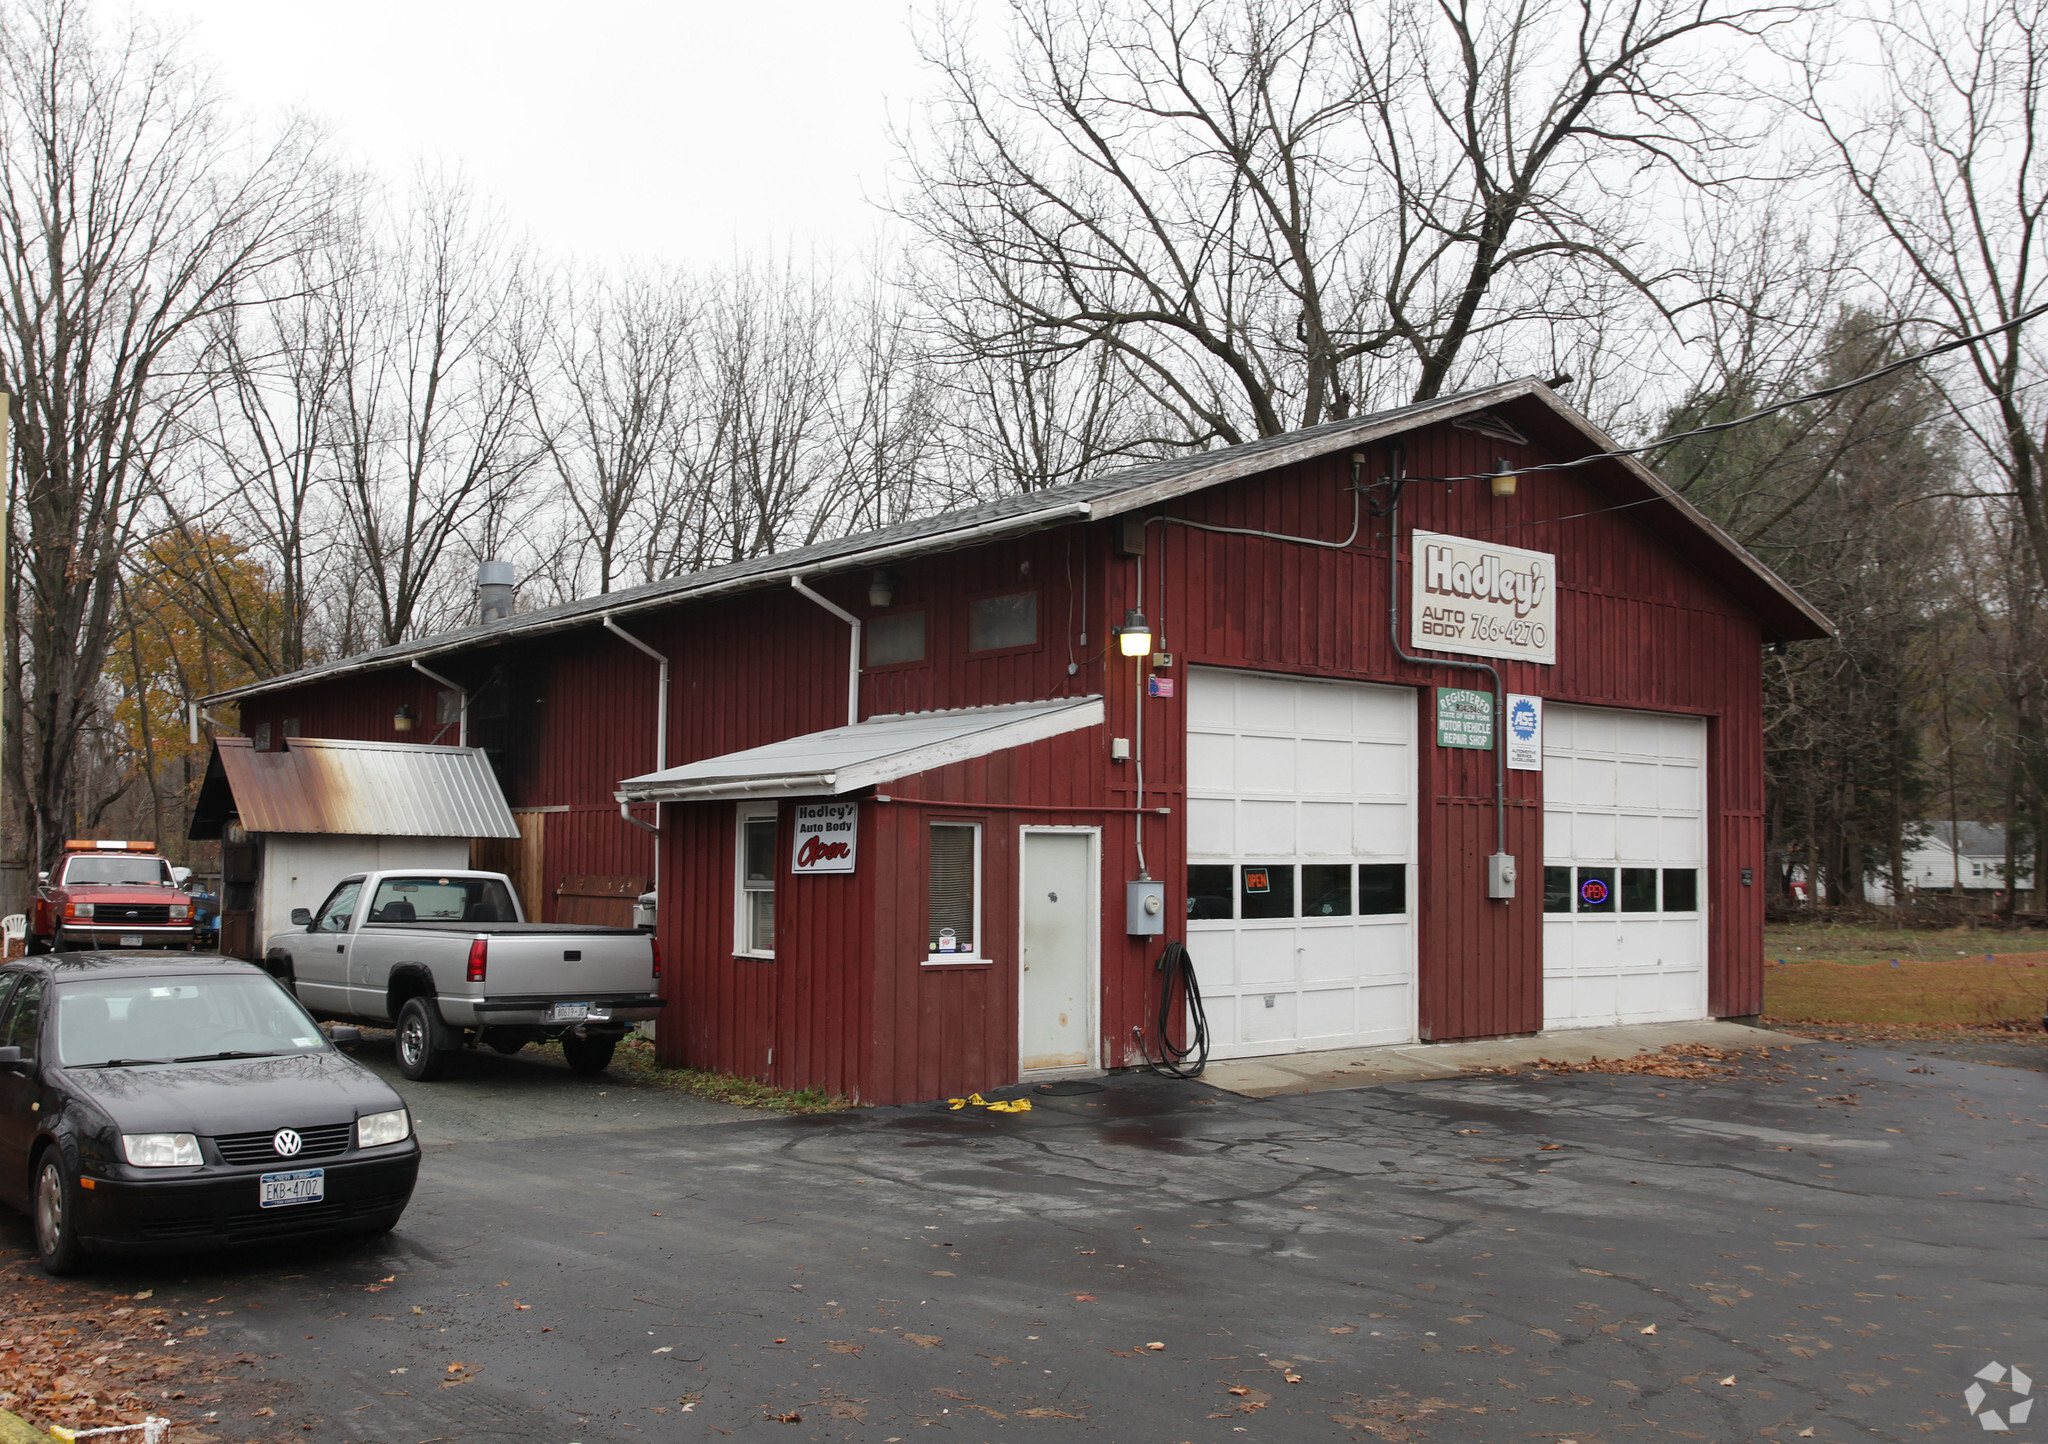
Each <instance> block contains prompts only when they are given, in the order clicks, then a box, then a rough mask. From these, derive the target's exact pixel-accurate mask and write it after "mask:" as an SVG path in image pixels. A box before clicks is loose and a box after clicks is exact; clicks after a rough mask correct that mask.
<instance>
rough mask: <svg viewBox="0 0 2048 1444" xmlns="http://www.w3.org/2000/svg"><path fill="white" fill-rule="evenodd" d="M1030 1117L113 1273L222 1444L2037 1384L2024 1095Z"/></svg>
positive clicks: (2028, 1113)
mask: <svg viewBox="0 0 2048 1444" xmlns="http://www.w3.org/2000/svg"><path fill="white" fill-rule="evenodd" d="M426 1086H427V1087H432V1086H437V1085H426ZM407 1091H408V1093H409V1094H413V1095H415V1096H424V1095H423V1094H421V1090H420V1088H419V1087H418V1086H416V1085H408V1087H407ZM606 1091H607V1093H609V1092H610V1091H611V1090H610V1089H607V1090H606ZM636 1091H637V1090H636ZM1018 1096H1030V1097H1031V1098H1032V1100H1033V1102H1034V1104H1035V1107H1034V1109H1033V1111H1031V1112H1030V1113H1025V1114H1005V1115H994V1114H990V1113H987V1112H984V1111H981V1110H973V1109H968V1110H962V1111H960V1112H949V1111H946V1110H945V1109H943V1108H942V1107H923V1108H902V1109H880V1110H872V1111H863V1112H857V1113H850V1114H840V1115H831V1116H823V1117H812V1118H795V1119H766V1120H758V1121H745V1122H737V1123H722V1124H709V1125H700V1124H688V1125H670V1126H657V1127H654V1128H645V1127H640V1126H637V1123H636V1124H634V1125H632V1126H624V1127H620V1126H603V1120H602V1119H599V1120H597V1121H596V1122H594V1123H593V1125H592V1126H591V1127H590V1128H588V1129H587V1130H584V1131H573V1130H572V1131H563V1132H554V1133H551V1134H549V1135H547V1136H540V1135H538V1134H537V1135H535V1136H533V1137H529V1138H491V1139H477V1140H473V1141H465V1142H460V1143H439V1144H433V1145H432V1146H431V1147H430V1148H429V1151H428V1157H427V1162H426V1165H425V1168H424V1170H423V1174H422V1178H421V1183H420V1188H419V1191H418V1193H417V1195H416V1196H415V1200H414V1203H413V1206H412V1208H411V1210H410V1212H408V1214H407V1215H406V1218H405V1220H404V1222H403V1223H402V1225H401V1226H400V1228H399V1230H398V1231H397V1232H396V1233H394V1234H392V1235H391V1236H390V1237H389V1238H387V1239H384V1240H381V1241H378V1242H376V1243H372V1244H363V1245H357V1246H354V1247H352V1248H326V1249H305V1250H298V1251H293V1252H290V1253H284V1254H279V1253H270V1254H265V1255H244V1256H238V1257H235V1258H231V1259H209V1260H190V1261H183V1262H176V1263H167V1264H161V1265H154V1266H150V1267H148V1268H145V1269H141V1270H136V1269H124V1270H122V1271H121V1273H120V1275H119V1277H120V1278H121V1279H122V1280H123V1281H125V1282H129V1283H133V1284H136V1285H138V1286H141V1287H153V1288H154V1289H155V1291H156V1301H157V1302H158V1303H169V1304H172V1305H173V1306H175V1307H176V1308H177V1309H179V1310H180V1311H181V1312H182V1313H183V1314H184V1315H185V1317H184V1318H182V1319H181V1320H180V1321H179V1322H180V1323H181V1324H187V1325H188V1326H189V1327H197V1328H204V1329H206V1330H208V1337H207V1342H208V1343H209V1344H212V1345H217V1346H219V1347H220V1348H222V1349H224V1350H231V1351H243V1353H242V1355H241V1356H242V1357H243V1358H245V1359H246V1360H248V1361H249V1362H248V1363H247V1364H246V1365H245V1366H244V1367H245V1369H246V1370H247V1371H248V1372H252V1373H259V1374H261V1375H262V1376H264V1377H265V1378H267V1379H268V1380H269V1381H270V1383H269V1385H268V1387H269V1388H271V1389H272V1390H273V1391H274V1398H273V1401H272V1402H273V1403H274V1405H275V1407H276V1409H277V1411H278V1414H277V1418H276V1420H271V1419H265V1420H262V1421H241V1420H231V1419H226V1418H224V1419H222V1420H221V1421H220V1425H221V1427H220V1428H219V1429H218V1431H217V1434H218V1437H222V1438H229V1439H241V1438H246V1437H251V1436H252V1435H254V1434H257V1433H265V1434H266V1435H267V1433H268V1432H269V1431H268V1430H267V1429H264V1428H259V1427H258V1425H259V1424H261V1425H265V1426H267V1425H270V1424H272V1423H273V1422H278V1421H283V1422H287V1423H291V1424H309V1425H311V1426H312V1428H311V1429H310V1430H306V1431H301V1432H299V1435H298V1437H301V1438H310V1439H337V1440H342V1439H345V1440H377V1441H449V1440H469V1439H493V1440H521V1441H524V1440H534V1441H542V1440H546V1441H582V1444H596V1441H619V1440H631V1439H671V1438H673V1439H692V1440H695V1439H703V1438H716V1437H723V1436H726V1435H728V1434H737V1433H740V1432H743V1431H744V1432H747V1433H749V1434H751V1435H753V1436H754V1437H760V1436H761V1435H762V1434H763V1431H765V1432H766V1434H767V1437H770V1438H775V1439H787V1440H800V1439H834V1440H838V1439H846V1440H872V1441H875V1444H908V1441H910V1440H913V1439H923V1438H927V1437H940V1434H939V1432H937V1431H943V1434H944V1436H945V1437H958V1438H961V1439H976V1440H980V1439H1011V1438H1032V1437H1036V1438H1049V1439H1066V1438H1077V1437H1081V1436H1083V1435H1086V1436H1087V1437H1091V1438H1100V1439H1104V1440H1115V1441H1132V1444H1138V1441H1155V1444H1173V1441H1236V1440H1241V1439H1243V1440H1255V1439H1259V1438H1267V1439H1284V1440H1296V1439H1304V1440H1306V1439H1318V1440H1319V1439H1364V1440H1387V1441H1406V1440H1486V1441H1499V1440H1551V1441H1555V1440H1567V1439H1568V1440H1576V1441H1578V1444H1606V1441H1616V1440H1625V1439H1649V1438H1655V1437H1673V1438H1679V1439H1694V1440H1754V1439H1780V1440H1792V1439H1796V1438H1813V1439H1817V1440H1850V1439H1856V1440H1878V1439H1883V1440H1894V1439H1897V1440H1905V1439H1941V1438H1958V1439H1960V1438H1963V1437H1972V1438H1974V1437H1981V1434H1982V1432H1983V1431H1982V1430H1981V1428H1980V1426H1979V1425H1978V1424H1977V1423H1976V1422H1973V1421H1972V1420H1971V1419H1970V1418H1969V1417H1968V1414H1969V1407H1968V1404H1967V1401H1966V1399H1965V1397H1964V1396H1965V1390H1966V1388H1967V1387H1968V1386H1969V1385H1970V1384H1971V1383H1972V1376H1973V1375H1975V1374H1977V1373H1978V1371H1980V1370H1982V1369H1984V1368H1986V1366H1988V1365H1989V1364H1991V1363H1992V1362H1993V1361H1997V1362H1998V1363H1999V1364H2001V1365H2003V1366H2008V1367H2009V1366H2012V1365H2019V1366H2020V1367H2021V1368H2022V1369H2024V1370H2025V1371H2026V1372H2027V1373H2028V1374H2030V1375H2035V1376H2044V1375H2048V1320H2044V1312H2048V1305H2044V1298H2048V1294H2044V1291H2043V1287H2042V1286H2043V1284H2044V1282H2048V1251H2044V1250H2043V1248H2042V1247H2041V1242H2042V1238H2043V1234H2044V1227H2043V1223H2044V1218H2043V1212H2042V1207H2041V1200H2040V1194H2041V1184H2040V1170H2041V1167H2042V1162H2043V1149H2044V1145H2048V1135H2044V1132H2043V1130H2044V1128H2048V1106H2044V1105H2048V1076H2044V1075H2042V1074H2040V1073H2037V1072H2034V1071H2031V1070H2020V1069H2010V1068H1998V1067H1986V1066H1979V1065H1974V1064H1969V1063H1962V1062H1954V1061H1949V1060H1942V1059H1935V1058H1929V1057H1927V1056H1925V1055H1922V1056H1920V1057H1918V1058H1917V1059H1912V1058H1909V1057H1908V1056H1907V1055H1906V1054H1905V1053H1903V1052H1894V1051H1888V1050H1884V1049H1877V1048H1863V1047H1850V1046H1842V1045H1830V1044H1821V1045H1819V1046H1806V1047H1801V1048H1799V1049H1796V1050H1792V1051H1790V1052H1786V1053H1781V1054H1775V1055H1773V1056H1772V1061H1770V1062H1768V1063H1764V1064H1760V1065H1756V1066H1753V1067H1751V1068H1749V1069H1748V1070H1747V1071H1746V1072H1745V1073H1744V1074H1743V1076H1741V1077H1738V1078H1734V1079H1724V1080H1717V1081H1713V1082H1686V1081H1677V1080H1672V1079H1667V1078H1659V1077H1643V1076H1623V1077H1611V1076H1603V1075H1570V1076H1505V1077H1482V1078H1467V1079H1460V1080H1434V1081H1427V1082H1413V1083H1401V1084H1394V1085H1389V1086H1384V1087H1376V1088H1362V1089H1354V1090H1349V1091H1332V1092H1320V1093H1314V1094H1309V1095H1301V1096H1288V1097H1278V1098H1267V1099H1260V1100H1250V1099H1243V1098H1238V1097H1234V1096H1229V1095H1224V1094H1221V1093H1219V1092H1217V1091H1216V1090H1213V1089H1210V1088H1207V1087H1204V1086H1203V1085H1201V1084H1199V1083H1181V1082H1175V1081H1171V1080H1166V1079H1159V1078H1154V1077H1150V1076H1143V1075H1133V1076H1126V1077H1121V1078H1116V1079H1111V1080H1105V1086H1104V1087H1103V1088H1102V1091H1100V1092H1074V1093H1068V1094H1065V1095H1064V1096H1047V1095H1042V1094H1035V1093H1034V1094H1028V1095H1018ZM431 1106H432V1105H431V1102H430V1101H429V1102H428V1103H427V1104H426V1105H424V1106H423V1108H422V1112H423V1115H426V1114H428V1112H429V1109H430V1108H431ZM624 1111H625V1113H626V1114H627V1115H628V1116H630V1114H631V1113H632V1111H633V1110H632V1109H630V1108H628V1109H626V1110H624ZM643 1112H644V1110H643ZM23 1232H25V1231H24V1230H22V1229H21V1228H20V1225H19V1221H18V1220H14V1219H12V1218H11V1217H10V1218H9V1219H8V1220H7V1222H6V1225H5V1231H4V1238H5V1241H6V1242H9V1243H18V1242H20V1238H19V1237H17V1235H19V1234H21V1233H23ZM2000 1377H2001V1379H2004V1378H2009V1375H2001V1376H2000ZM2014 1402H2015V1396H2014V1395H2013V1394H2012V1393H2011V1391H2010V1389H2009V1387H2007V1386H2006V1385H2004V1384H2003V1383H2001V1384H2000V1385H1999V1386H1998V1387H1996V1388H1994V1389H1992V1390H1991V1392H1990V1393H1989V1394H1988V1395H1987V1396H1986V1397H1985V1399H1984V1404H1983V1407H1985V1408H1994V1407H1995V1408H1999V1409H2006V1408H2009V1407H2010V1406H2011V1405H2012V1404H2013V1403H2014ZM927 1431H934V1432H932V1433H929V1434H928V1433H927ZM1807 1431H1811V1432H1810V1433H1809V1432H1807ZM2015 1432H2019V1431H2015ZM2022 1437H2023V1436H2022Z"/></svg>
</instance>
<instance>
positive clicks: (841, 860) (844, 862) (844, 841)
mask: <svg viewBox="0 0 2048 1444" xmlns="http://www.w3.org/2000/svg"><path fill="white" fill-rule="evenodd" d="M859 844H860V804H859V803H858V802H799V803H798V804H797V805H796V851H795V852H794V853H792V854H791V855H790V859H789V870H790V871H791V872H794V873H814V872H852V871H853V859H854V853H855V851H856V849H857V848H858V847H859Z"/></svg>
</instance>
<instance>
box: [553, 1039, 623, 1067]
mask: <svg viewBox="0 0 2048 1444" xmlns="http://www.w3.org/2000/svg"><path fill="white" fill-rule="evenodd" d="M618 1046H619V1040H618V1039H617V1038H579V1037H577V1036H576V1035H575V1034H574V1033H564V1034H563V1035H562V1056H563V1057H564V1058H566V1059H568V1060H569V1071H570V1072H571V1073H581V1074H584V1075H586V1076H588V1075H590V1074H594V1073H602V1072H604V1070H605V1069H606V1068H608V1067H610V1066H611V1061H612V1050H613V1049H615V1048H617V1047H618Z"/></svg>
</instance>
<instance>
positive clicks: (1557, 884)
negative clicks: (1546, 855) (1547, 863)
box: [1543, 867, 1572, 913]
mask: <svg viewBox="0 0 2048 1444" xmlns="http://www.w3.org/2000/svg"><path fill="white" fill-rule="evenodd" d="M1571 910H1572V870H1571V869H1570V868H1568V867H1546V868H1544V869H1543V911H1545V912H1547V913H1568V912H1570V911H1571Z"/></svg>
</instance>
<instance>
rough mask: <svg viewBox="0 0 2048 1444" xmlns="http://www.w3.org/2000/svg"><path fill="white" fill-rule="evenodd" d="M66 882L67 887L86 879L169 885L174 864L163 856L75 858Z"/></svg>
mask: <svg viewBox="0 0 2048 1444" xmlns="http://www.w3.org/2000/svg"><path fill="white" fill-rule="evenodd" d="M64 882H65V885H66V886H67V887H72V886H76V885H77V884H79V883H82V882H87V883H92V882H96V883H115V884H127V885H136V884H140V885H142V886H144V887H147V886H151V885H153V884H156V883H162V884H164V885H165V886H166V887H168V886H170V882H171V865H170V864H169V863H167V862H165V861H164V860H163V859H162V858H160V857H121V856H118V855H112V856H100V857H74V858H72V859H71V861H70V863H69V864H68V865H67V866H66V867H65V869H64Z"/></svg>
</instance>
